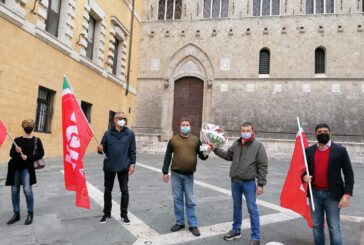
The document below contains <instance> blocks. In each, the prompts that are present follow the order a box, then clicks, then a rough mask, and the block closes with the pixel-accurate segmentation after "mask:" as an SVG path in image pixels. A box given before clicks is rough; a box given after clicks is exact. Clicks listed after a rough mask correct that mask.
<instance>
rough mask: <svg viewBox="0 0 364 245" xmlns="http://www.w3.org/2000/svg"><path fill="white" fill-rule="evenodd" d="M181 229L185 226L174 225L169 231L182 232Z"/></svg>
mask: <svg viewBox="0 0 364 245" xmlns="http://www.w3.org/2000/svg"><path fill="white" fill-rule="evenodd" d="M183 228H185V225H179V224H175V225H173V226H172V227H171V231H173V232H175V231H179V230H182V229H183Z"/></svg>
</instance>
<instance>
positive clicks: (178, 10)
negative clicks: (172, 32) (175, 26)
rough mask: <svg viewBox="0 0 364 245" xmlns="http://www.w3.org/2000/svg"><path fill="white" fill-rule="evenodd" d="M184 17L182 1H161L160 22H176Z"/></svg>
mask: <svg viewBox="0 0 364 245" xmlns="http://www.w3.org/2000/svg"><path fill="white" fill-rule="evenodd" d="M181 16H182V0H159V3H158V20H176V19H181Z"/></svg>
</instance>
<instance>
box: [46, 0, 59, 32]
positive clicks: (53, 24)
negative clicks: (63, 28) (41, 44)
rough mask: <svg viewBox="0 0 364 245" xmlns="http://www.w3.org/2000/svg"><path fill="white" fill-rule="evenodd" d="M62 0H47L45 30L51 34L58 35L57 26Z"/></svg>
mask: <svg viewBox="0 0 364 245" xmlns="http://www.w3.org/2000/svg"><path fill="white" fill-rule="evenodd" d="M61 4H62V0H49V1H48V14H47V20H46V27H45V29H46V31H47V32H48V33H50V34H52V35H53V36H55V37H57V36H58V26H59V20H60V14H61Z"/></svg>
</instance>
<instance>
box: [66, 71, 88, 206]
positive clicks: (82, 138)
mask: <svg viewBox="0 0 364 245" xmlns="http://www.w3.org/2000/svg"><path fill="white" fill-rule="evenodd" d="M62 129H63V159H64V179H65V186H66V189H67V190H70V191H76V206H78V207H82V208H90V200H89V197H88V191H87V186H86V176H85V173H84V168H83V162H82V159H83V156H84V154H85V151H86V148H87V146H88V144H89V143H90V140H91V138H92V136H93V132H92V130H91V128H90V125H89V124H88V122H87V120H86V118H85V116H84V114H83V112H82V110H81V108H80V106H79V104H78V103H77V100H76V98H75V95H74V93H73V91H72V89H71V86H70V84H69V83H68V81H67V78H66V77H64V82H63V92H62Z"/></svg>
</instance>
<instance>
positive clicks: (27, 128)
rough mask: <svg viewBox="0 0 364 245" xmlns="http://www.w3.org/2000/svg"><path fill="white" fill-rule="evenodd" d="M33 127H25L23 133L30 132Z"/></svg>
mask: <svg viewBox="0 0 364 245" xmlns="http://www.w3.org/2000/svg"><path fill="white" fill-rule="evenodd" d="M33 129H34V128H33V127H25V128H24V131H25V133H27V134H30V133H31V132H32V131H33Z"/></svg>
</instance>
